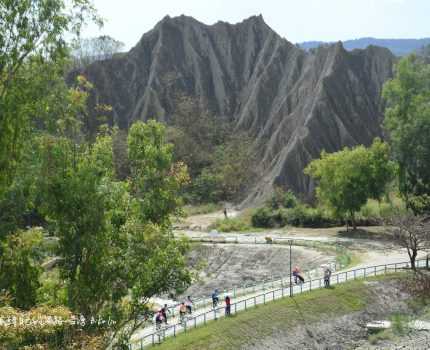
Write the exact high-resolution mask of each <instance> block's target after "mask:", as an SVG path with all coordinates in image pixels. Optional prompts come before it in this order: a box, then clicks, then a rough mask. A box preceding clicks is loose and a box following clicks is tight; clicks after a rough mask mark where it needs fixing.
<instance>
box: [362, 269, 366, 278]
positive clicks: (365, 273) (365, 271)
mask: <svg viewBox="0 0 430 350" xmlns="http://www.w3.org/2000/svg"><path fill="white" fill-rule="evenodd" d="M363 270H364V273H363V275H364V278H366V268H364V269H363Z"/></svg>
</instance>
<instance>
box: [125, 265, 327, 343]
mask: <svg viewBox="0 0 430 350" xmlns="http://www.w3.org/2000/svg"><path fill="white" fill-rule="evenodd" d="M324 266H327V265H324ZM331 268H332V270H334V263H333V264H332V265H331ZM322 274H323V269H322V267H320V268H316V269H314V270H311V271H306V272H304V273H303V274H302V275H303V276H304V277H305V278H307V279H316V278H320V277H322ZM289 282H290V281H289V276H286V277H285V278H282V279H276V280H273V281H269V282H266V283H258V284H255V285H253V286H249V287H243V288H238V289H236V288H235V289H234V290H231V291H224V292H222V291H220V294H219V299H220V301H222V302H220V305H221V304H222V303H223V301H224V298H225V295H227V294H228V295H229V296H230V298H232V302H241V301H243V300H245V299H248V298H250V297H254V296H258V295H261V294H262V293H264V292H270V291H272V290H275V289H279V288H282V286H286V285H289ZM169 309H170V317H169V315H168V323H169V325H175V324H179V323H180V320H179V317H178V313H179V306H175V307H172V308H169ZM210 311H213V308H212V299H210V298H205V299H200V300H198V301H197V302H195V303H194V310H193V315H191V316H195V315H201V314H204V313H207V312H210ZM217 316H218V312H217ZM192 322H194V321H192ZM164 328H165V326H164ZM155 331H156V328H155V325H149V326H146V327H145V328H143V329H140V330H137V331H136V332H135V333H134V334H133V336H132V342H133V341H135V340H137V339H141V338H142V337H148V335H150V334H151V333H153V332H155ZM151 342H152V339H151ZM139 348H140V347H139ZM133 349H135V348H133Z"/></svg>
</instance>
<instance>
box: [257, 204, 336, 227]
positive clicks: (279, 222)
mask: <svg viewBox="0 0 430 350" xmlns="http://www.w3.org/2000/svg"><path fill="white" fill-rule="evenodd" d="M336 224H338V221H337V220H336V219H335V218H333V217H330V216H328V215H327V214H325V213H324V212H323V211H322V210H320V209H318V208H312V207H309V206H307V205H304V204H298V205H296V206H295V207H294V208H288V209H287V208H279V209H276V210H274V209H272V208H270V207H262V208H259V209H258V210H257V211H256V212H255V213H254V215H253V216H252V225H253V226H254V227H264V228H272V227H284V226H286V225H291V226H300V227H327V226H332V225H336Z"/></svg>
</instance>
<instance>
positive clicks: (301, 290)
mask: <svg viewBox="0 0 430 350" xmlns="http://www.w3.org/2000/svg"><path fill="white" fill-rule="evenodd" d="M293 290H294V288H293ZM301 293H303V284H301V283H300V294H301Z"/></svg>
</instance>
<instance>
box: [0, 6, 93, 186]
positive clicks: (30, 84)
mask: <svg viewBox="0 0 430 350" xmlns="http://www.w3.org/2000/svg"><path fill="white" fill-rule="evenodd" d="M88 20H96V21H99V20H98V18H97V16H96V15H95V10H94V8H93V6H92V4H91V2H90V1H89V0H71V1H67V2H66V1H64V0H53V1H42V0H1V1H0V33H1V34H0V193H1V192H2V190H3V189H4V188H5V187H6V185H8V184H10V182H11V181H12V179H13V177H14V170H15V166H16V164H17V162H19V159H20V156H21V150H22V143H23V141H24V140H25V138H26V137H27V136H28V132H29V131H30V130H31V126H32V121H33V118H34V117H35V116H36V115H37V114H38V112H40V110H41V107H42V106H43V105H44V101H45V100H44V96H45V94H44V92H45V91H46V90H47V89H48V88H50V87H51V86H50V84H49V82H50V77H49V75H45V74H43V75H42V76H41V77H39V76H38V74H35V73H38V72H35V71H33V70H32V68H34V66H35V64H37V65H38V66H39V67H45V68H46V67H48V66H49V63H50V62H59V61H61V60H62V58H64V57H65V56H66V54H67V47H66V44H65V39H64V38H65V35H66V33H70V32H73V33H75V34H78V33H79V32H80V29H81V27H82V25H83V24H84V23H85V22H86V21H88ZM42 78H44V79H42ZM42 80H44V83H43V84H40V83H41V81H42ZM40 86H42V87H43V89H42V91H41V90H40V89H38V88H39V87H40ZM48 95H50V94H48Z"/></svg>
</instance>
